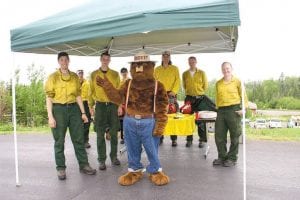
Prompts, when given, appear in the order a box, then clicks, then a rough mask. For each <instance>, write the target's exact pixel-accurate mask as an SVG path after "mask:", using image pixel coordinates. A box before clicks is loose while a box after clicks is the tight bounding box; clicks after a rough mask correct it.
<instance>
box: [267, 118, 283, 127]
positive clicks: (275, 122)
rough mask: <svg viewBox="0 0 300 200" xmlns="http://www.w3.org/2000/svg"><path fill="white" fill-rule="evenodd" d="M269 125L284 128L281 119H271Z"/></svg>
mask: <svg viewBox="0 0 300 200" xmlns="http://www.w3.org/2000/svg"><path fill="white" fill-rule="evenodd" d="M268 126H269V128H282V124H281V121H280V120H279V119H271V120H270V121H269V125H268Z"/></svg>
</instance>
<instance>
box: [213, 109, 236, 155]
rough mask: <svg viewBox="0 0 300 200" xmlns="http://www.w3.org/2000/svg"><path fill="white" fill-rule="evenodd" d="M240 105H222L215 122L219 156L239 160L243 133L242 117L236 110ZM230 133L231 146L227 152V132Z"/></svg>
mask: <svg viewBox="0 0 300 200" xmlns="http://www.w3.org/2000/svg"><path fill="white" fill-rule="evenodd" d="M240 109H241V108H240V105H232V106H226V107H220V108H219V109H218V115H217V119H216V124H215V129H216V130H215V142H216V145H217V149H218V158H219V159H222V160H227V159H229V160H232V161H237V154H238V150H239V137H240V135H241V117H240V116H239V115H238V114H237V113H236V112H235V111H237V110H240ZM228 130H229V133H230V141H231V144H230V148H229V151H228V152H227V146H226V145H227V132H228Z"/></svg>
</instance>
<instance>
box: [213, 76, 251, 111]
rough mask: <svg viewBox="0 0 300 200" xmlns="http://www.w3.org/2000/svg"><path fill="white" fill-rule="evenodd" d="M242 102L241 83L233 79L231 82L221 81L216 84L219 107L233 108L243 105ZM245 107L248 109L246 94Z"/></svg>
mask: <svg viewBox="0 0 300 200" xmlns="http://www.w3.org/2000/svg"><path fill="white" fill-rule="evenodd" d="M241 102H242V84H241V81H240V80H239V79H237V78H235V77H232V79H231V81H230V82H228V83H227V82H224V79H223V78H222V79H220V80H219V81H218V82H217V83H216V105H217V107H218V108H219V107H224V106H231V105H236V104H241ZM245 107H248V100H247V95H246V92H245Z"/></svg>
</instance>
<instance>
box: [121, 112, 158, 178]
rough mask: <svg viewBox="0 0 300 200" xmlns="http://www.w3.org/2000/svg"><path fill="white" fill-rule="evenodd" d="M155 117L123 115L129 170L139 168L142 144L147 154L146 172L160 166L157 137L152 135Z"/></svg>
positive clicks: (140, 166) (150, 171) (152, 171)
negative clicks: (138, 117) (145, 117)
mask: <svg viewBox="0 0 300 200" xmlns="http://www.w3.org/2000/svg"><path fill="white" fill-rule="evenodd" d="M154 126H155V119H154V118H148V119H136V118H134V117H128V116H125V117H124V119H123V127H124V137H125V145H126V148H127V156H128V168H129V170H133V171H136V170H141V169H143V168H144V166H143V164H142V163H141V154H142V145H143V147H144V149H145V152H146V154H147V158H148V161H149V165H148V166H147V167H146V170H147V172H148V173H155V172H157V171H158V170H159V169H160V168H161V165H160V162H159V159H158V145H159V139H160V138H159V137H157V136H153V129H154Z"/></svg>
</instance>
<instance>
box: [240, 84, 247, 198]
mask: <svg viewBox="0 0 300 200" xmlns="http://www.w3.org/2000/svg"><path fill="white" fill-rule="evenodd" d="M241 82H242V111H243V121H242V126H243V127H242V136H243V167H244V170H243V194H244V196H243V197H244V198H243V199H244V200H246V196H247V195H246V192H247V190H246V189H247V188H246V180H247V179H246V178H247V177H246V120H245V118H246V109H245V94H246V91H245V84H244V80H241Z"/></svg>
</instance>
